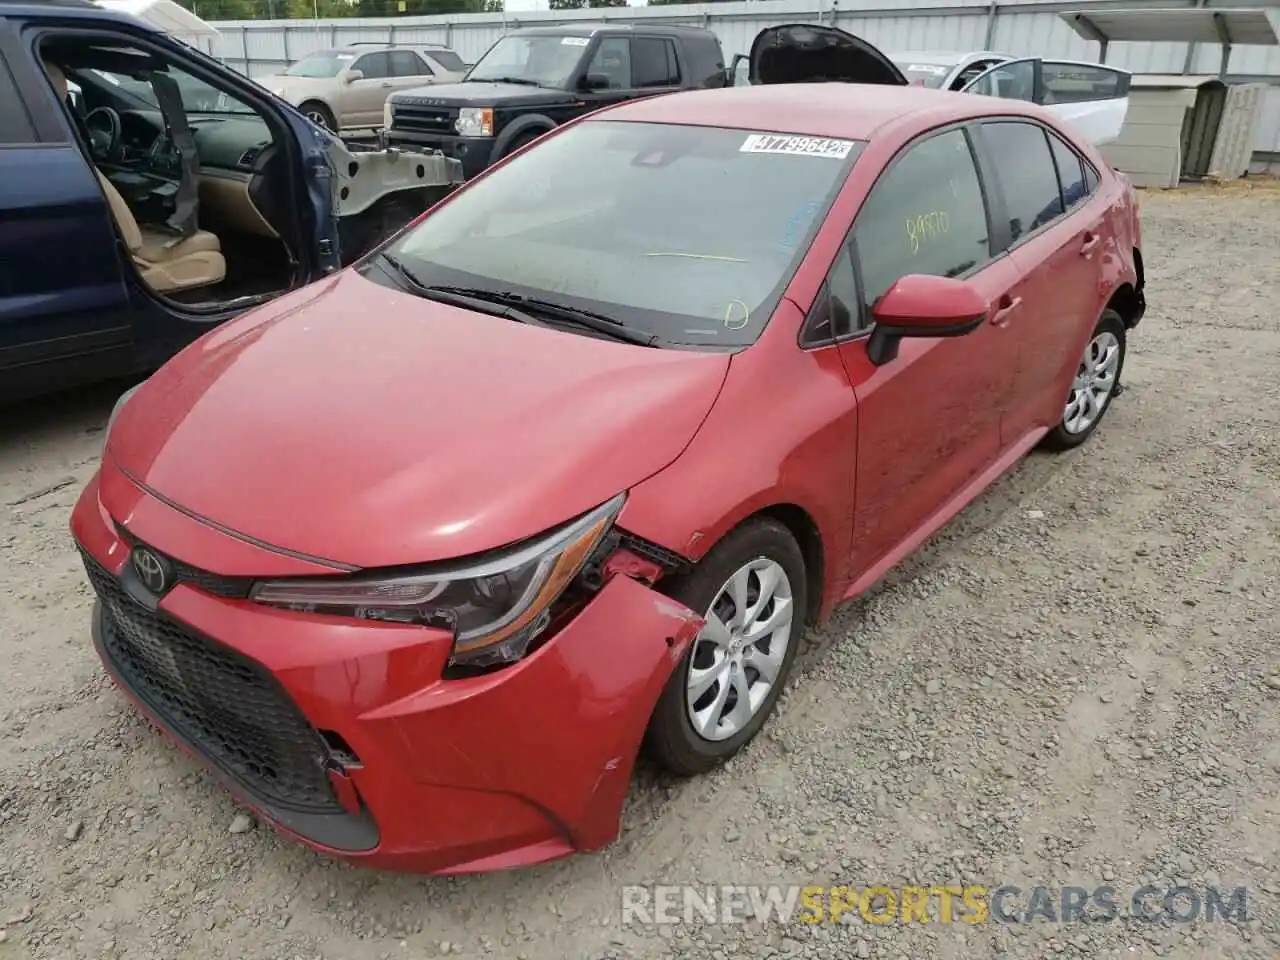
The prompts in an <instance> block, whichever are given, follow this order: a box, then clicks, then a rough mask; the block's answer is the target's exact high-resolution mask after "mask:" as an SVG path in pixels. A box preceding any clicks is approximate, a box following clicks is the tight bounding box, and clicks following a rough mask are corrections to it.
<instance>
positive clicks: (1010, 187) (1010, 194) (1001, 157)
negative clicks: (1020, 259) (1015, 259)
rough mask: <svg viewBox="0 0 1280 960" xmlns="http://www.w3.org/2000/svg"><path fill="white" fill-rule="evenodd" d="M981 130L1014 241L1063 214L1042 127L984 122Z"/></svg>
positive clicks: (1060, 196)
mask: <svg viewBox="0 0 1280 960" xmlns="http://www.w3.org/2000/svg"><path fill="white" fill-rule="evenodd" d="M982 132H983V134H984V136H985V137H986V140H987V146H988V148H989V149H990V152H991V156H992V158H993V161H994V163H995V169H996V176H997V177H999V179H1000V188H1001V191H1002V192H1003V194H1004V201H1005V208H1006V213H1007V214H1008V217H1009V237H1010V240H1011V241H1012V242H1013V243H1017V242H1018V241H1019V240H1020V239H1022V238H1023V237H1025V236H1026V235H1027V234H1029V233H1031V232H1032V231H1033V230H1038V229H1039V228H1040V227H1042V226H1044V225H1045V224H1046V223H1048V222H1049V221H1051V220H1053V219H1054V218H1056V217H1059V216H1061V215H1062V195H1061V193H1060V192H1059V189H1058V172H1057V168H1056V167H1055V166H1054V164H1053V155H1052V154H1051V153H1050V151H1049V141H1048V139H1047V138H1046V136H1045V130H1044V128H1043V127H1041V126H1039V125H1037V124H1034V123H1020V122H1015V121H998V122H996V123H984V124H983V125H982Z"/></svg>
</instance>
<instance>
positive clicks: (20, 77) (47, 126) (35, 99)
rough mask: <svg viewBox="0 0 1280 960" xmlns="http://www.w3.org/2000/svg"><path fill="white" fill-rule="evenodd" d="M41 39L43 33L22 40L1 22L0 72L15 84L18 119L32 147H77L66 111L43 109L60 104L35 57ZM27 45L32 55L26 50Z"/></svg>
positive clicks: (8, 26)
mask: <svg viewBox="0 0 1280 960" xmlns="http://www.w3.org/2000/svg"><path fill="white" fill-rule="evenodd" d="M41 36H43V33H38V34H36V35H35V37H34V38H28V37H26V36H24V37H23V38H22V39H19V37H18V35H17V33H15V32H14V30H13V29H12V27H11V26H10V25H9V24H8V23H7V22H4V21H3V20H0V61H4V64H3V65H2V66H0V69H4V70H5V75H6V76H7V77H8V78H9V79H11V80H12V81H13V89H14V91H15V92H16V94H17V107H16V108H17V111H18V112H17V116H18V117H20V118H22V119H23V120H25V121H26V124H25V126H26V127H27V128H29V130H30V136H31V141H30V143H34V144H43V145H56V146H64V145H66V144H72V145H73V146H74V145H76V144H77V142H78V141H77V140H76V137H75V134H74V132H73V130H72V128H71V119H70V117H68V116H66V109H65V107H64V108H63V109H62V110H59V111H57V112H54V111H51V110H47V109H43V106H44V104H46V103H57V100H58V96H57V94H56V93H54V91H53V87H52V86H51V85H50V83H49V80H48V78H47V77H45V76H44V71H43V70H41V69H40V68H39V67H38V66H36V64H38V63H39V57H38V56H36V55H35V44H36V43H37V42H38V41H39V38H40V37H41ZM28 45H29V46H30V50H29V51H28V50H27V49H24V47H26V46H28ZM41 98H47V99H45V100H42V99H41ZM33 107H34V108H35V109H34V111H33V110H32V108H33ZM9 145H13V144H12V143H10V144H9ZM23 145H24V146H27V145H30V144H23Z"/></svg>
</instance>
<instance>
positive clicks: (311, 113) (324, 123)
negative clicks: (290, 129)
mask: <svg viewBox="0 0 1280 960" xmlns="http://www.w3.org/2000/svg"><path fill="white" fill-rule="evenodd" d="M304 116H305V117H306V118H307V119H308V120H310V121H311V122H312V123H314V124H315V125H316V126H317V127H319V128H320V129H322V130H328V129H329V118H328V117H326V116H325V115H324V114H323V113H321V112H320V111H319V110H308V111H307V112H306V113H305V114H304ZM330 132H332V131H330Z"/></svg>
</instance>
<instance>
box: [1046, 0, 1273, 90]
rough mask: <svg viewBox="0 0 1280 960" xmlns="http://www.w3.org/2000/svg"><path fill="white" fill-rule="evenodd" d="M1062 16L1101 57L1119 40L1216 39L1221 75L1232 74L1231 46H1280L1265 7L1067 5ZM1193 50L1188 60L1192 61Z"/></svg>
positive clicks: (1194, 41) (1170, 41) (1194, 40)
mask: <svg viewBox="0 0 1280 960" xmlns="http://www.w3.org/2000/svg"><path fill="white" fill-rule="evenodd" d="M1059 16H1060V17H1061V18H1062V19H1063V20H1065V21H1066V22H1067V24H1068V26H1070V27H1071V28H1072V29H1073V30H1075V32H1076V33H1078V34H1079V35H1080V36H1082V37H1084V38H1085V39H1086V40H1096V41H1097V42H1098V45H1099V46H1100V47H1101V54H1100V55H1099V58H1098V59H1099V60H1100V61H1101V62H1103V63H1105V62H1106V60H1107V47H1108V46H1109V45H1110V44H1111V43H1112V42H1117V43H1124V42H1130V43H1143V42H1149V43H1160V42H1169V43H1186V44H1196V43H1216V44H1220V45H1221V46H1222V62H1221V66H1220V68H1219V71H1218V76H1220V77H1224V76H1226V74H1227V65H1228V63H1229V61H1230V59H1231V49H1232V47H1235V46H1238V45H1246V46H1254V45H1257V46H1264V47H1274V46H1280V34H1278V33H1277V31H1276V25H1275V20H1274V19H1273V14H1272V13H1271V12H1270V11H1269V10H1264V9H1261V8H1257V7H1255V8H1252V9H1248V8H1242V9H1234V8H1233V9H1222V8H1216V7H1170V8H1165V9H1151V8H1147V9H1133V10H1065V11H1063V12H1062V13H1061V14H1059ZM1190 56H1191V55H1190V52H1188V61H1190Z"/></svg>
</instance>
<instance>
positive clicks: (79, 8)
mask: <svg viewBox="0 0 1280 960" xmlns="http://www.w3.org/2000/svg"><path fill="white" fill-rule="evenodd" d="M0 16H5V17H18V18H27V17H57V18H59V19H61V20H97V21H103V20H109V21H111V22H113V23H126V24H128V25H129V26H131V27H134V28H141V29H143V30H147V31H149V32H151V33H162V32H163V31H161V30H160V29H159V28H158V27H156V26H153V25H152V24H149V23H147V22H146V21H145V20H141V19H139V18H138V17H135V16H134V15H133V14H131V13H125V12H124V11H122V10H111V9H108V8H106V7H100V6H98V5H97V4H96V3H91V2H90V0H37V2H32V0H0Z"/></svg>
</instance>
